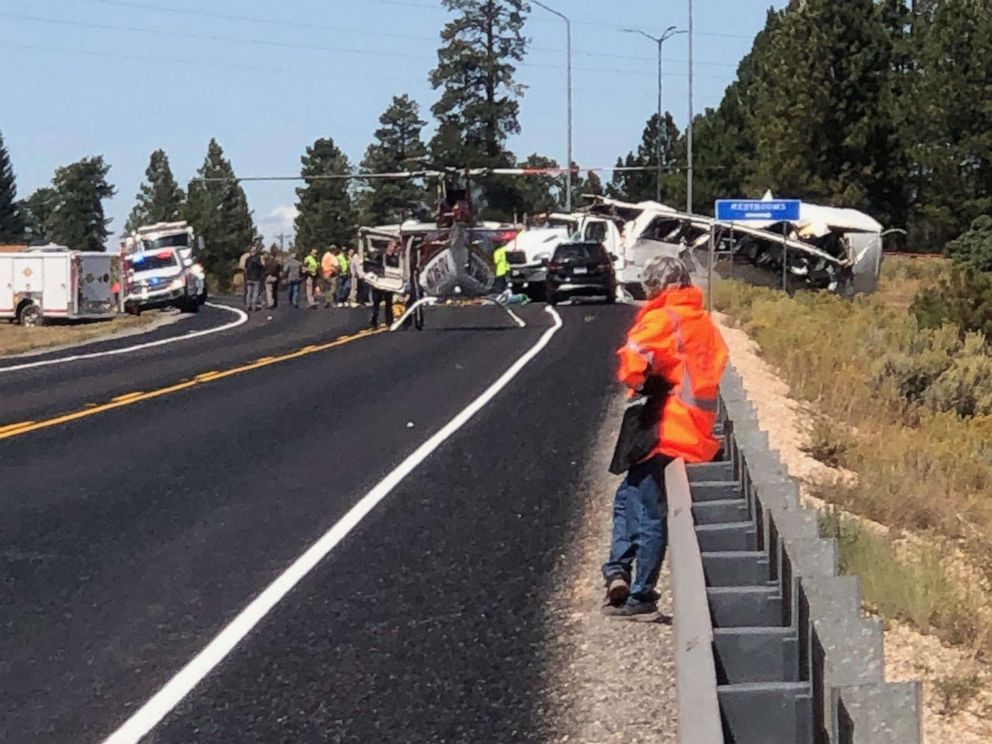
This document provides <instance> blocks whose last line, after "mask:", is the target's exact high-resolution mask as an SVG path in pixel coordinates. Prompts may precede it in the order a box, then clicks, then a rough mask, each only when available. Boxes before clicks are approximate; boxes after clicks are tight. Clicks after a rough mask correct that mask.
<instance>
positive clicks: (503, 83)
mask: <svg viewBox="0 0 992 744" xmlns="http://www.w3.org/2000/svg"><path fill="white" fill-rule="evenodd" d="M442 3H443V5H444V7H445V8H447V9H448V10H449V11H450V12H453V13H457V14H458V15H457V17H456V18H455V19H454V20H452V21H450V22H449V23H448V24H447V25H445V27H444V29H443V30H442V31H441V41H442V47H441V48H440V49H439V50H438V53H437V55H438V65H437V67H436V68H435V69H434V70H433V71H432V72H431V84H432V85H433V86H434V88H435V89H438V88H441V89H443V90H442V93H441V98H440V100H438V102H437V103H435V104H434V106H433V108H432V109H431V110H432V111H433V113H434V115H435V117H437V120H438V130H437V134H436V135H435V137H434V139H433V140H432V142H431V154H432V156H433V158H434V160H435V161H437V163H438V165H442V166H457V167H484V168H496V167H506V166H509V165H511V164H512V163H513V162H514V157H513V155H512V154H511V153H509V152H508V151H507V150H506V140H507V138H508V137H509V136H510V135H513V134H517V133H518V132H519V131H520V124H519V121H518V118H517V117H518V114H519V110H520V104H519V100H518V99H519V98H520V97H521V96H522V95H523V88H522V86H520V85H518V84H517V83H516V82H515V80H514V75H515V74H516V64H517V63H519V62H521V61H522V60H523V58H524V54H525V52H526V49H527V40H526V39H525V38H524V36H523V26H524V21H525V19H526V14H527V13H528V12H529V10H530V7H529V6H528V5H527V3H526V2H525V0H442ZM481 186H482V192H483V200H484V201H485V202H486V204H482V205H479V206H480V207H487V206H488V207H489V209H490V210H492V211H493V212H494V214H496V215H499V216H503V217H506V216H508V215H509V214H511V213H512V212H514V211H516V210H518V209H519V208H520V207H521V206H523V205H522V203H521V202H522V200H521V199H520V196H519V194H518V193H516V191H515V190H514V189H513V188H512V186H511V185H510V184H509V183H508V182H507V181H506V180H505V179H499V178H489V179H484V180H483V181H482V183H481Z"/></svg>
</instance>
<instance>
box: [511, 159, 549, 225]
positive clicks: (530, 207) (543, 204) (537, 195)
mask: <svg viewBox="0 0 992 744" xmlns="http://www.w3.org/2000/svg"><path fill="white" fill-rule="evenodd" d="M519 167H520V168H532V169H534V170H545V169H555V168H558V167H560V166H559V165H558V162H557V161H556V160H554V159H553V158H548V157H545V156H544V155H538V154H537V153H534V154H533V155H531V156H530V157H528V158H527V159H526V160H525V161H524V162H522V163H520V164H519ZM515 180H516V183H515V184H514V185H515V188H516V189H517V192H518V193H519V196H520V202H521V204H522V205H523V212H526V213H527V214H542V213H545V212H553V211H555V209H557V208H558V204H559V192H560V191H561V177H560V176H558V175H537V174H534V175H527V176H521V177H520V178H519V179H515Z"/></svg>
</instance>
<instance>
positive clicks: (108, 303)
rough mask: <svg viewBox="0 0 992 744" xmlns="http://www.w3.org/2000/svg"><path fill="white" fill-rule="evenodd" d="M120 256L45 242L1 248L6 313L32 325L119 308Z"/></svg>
mask: <svg viewBox="0 0 992 744" xmlns="http://www.w3.org/2000/svg"><path fill="white" fill-rule="evenodd" d="M119 280H120V257H119V256H116V255H113V254H109V253H91V252H83V251H70V250H69V249H68V248H66V247H64V246H52V245H49V246H44V247H42V248H36V249H31V250H27V251H23V252H18V253H0V318H13V319H16V320H17V321H18V322H19V323H21V324H22V325H26V326H34V325H41V324H42V323H44V322H45V321H46V320H50V319H53V318H61V319H69V320H77V319H83V318H90V319H92V318H110V317H113V316H114V315H116V314H117V313H118V312H119V311H120V308H119V296H118V291H119V285H118V283H119Z"/></svg>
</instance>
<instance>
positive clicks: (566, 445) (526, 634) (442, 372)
mask: <svg viewBox="0 0 992 744" xmlns="http://www.w3.org/2000/svg"><path fill="white" fill-rule="evenodd" d="M560 312H561V315H562V318H563V321H564V327H563V328H562V329H561V330H560V331H559V332H558V333H557V334H556V335H555V336H554V337H553V338H552V339H551V342H550V344H549V345H548V347H547V348H546V349H545V350H543V351H542V352H541V353H539V354H538V355H537V356H536V358H535V359H534V360H533V361H532V362H531V363H530V364H529V365H528V366H527V367H525V368H524V369H523V371H522V372H521V373H520V374H519V376H517V377H516V378H515V379H514V380H513V381H512V382H511V383H510V384H509V386H508V387H507V388H506V389H505V390H504V391H503V392H501V393H499V394H498V395H497V396H496V398H495V399H493V400H492V401H491V403H489V404H488V405H487V406H486V407H485V408H483V409H482V410H481V411H480V412H479V413H478V414H477V415H476V416H475V417H473V418H472V419H471V420H470V421H469V423H468V424H466V425H465V427H464V428H462V429H460V430H459V431H458V432H457V433H455V434H454V435H453V436H452V437H451V438H450V439H449V440H447V441H446V442H445V443H444V444H442V445H441V446H440V448H439V449H438V450H437V451H436V452H434V453H433V454H432V455H430V456H429V457H428V458H427V459H426V461H424V462H423V464H421V465H420V466H419V467H418V468H416V469H415V470H413V472H412V473H410V474H409V475H407V476H406V477H405V478H404V479H403V480H402V481H401V482H400V483H399V485H398V486H397V487H396V488H395V490H394V491H393V492H392V493H390V494H389V495H388V497H387V498H386V499H385V501H384V502H383V503H381V504H380V505H379V506H378V507H376V508H375V509H374V510H372V511H371V513H369V514H368V515H367V516H366V517H365V519H364V520H363V521H361V522H360V523H359V524H358V525H357V527H355V529H354V530H353V531H352V532H351V533H350V534H349V535H348V536H347V537H346V538H345V539H344V540H343V541H342V542H341V543H340V544H338V545H337V546H336V547H335V548H334V549H333V550H332V551H331V553H330V554H329V555H328V556H327V557H326V558H325V559H324V560H322V561H321V562H320V563H318V564H317V566H316V567H315V568H314V570H313V571H312V572H310V573H309V574H308V575H307V576H306V577H305V578H304V579H303V581H302V582H301V583H300V584H299V585H297V586H296V587H295V588H294V589H293V590H292V591H290V592H289V593H288V595H287V596H285V598H284V599H283V600H282V601H281V602H280V603H279V604H277V605H276V606H275V608H274V609H273V610H272V611H271V612H270V613H269V614H268V615H267V616H266V617H265V618H264V619H263V620H262V622H261V623H260V624H259V625H258V626H257V627H256V628H255V629H254V630H253V631H252V632H251V633H250V634H249V635H248V636H247V637H246V638H245V639H244V640H243V641H242V642H241V643H240V644H238V645H237V646H236V647H235V648H234V650H233V651H232V652H231V654H230V655H229V656H228V657H227V658H226V659H224V661H223V662H222V663H220V665H219V666H217V667H216V668H215V669H213V671H212V672H211V673H210V674H209V675H208V676H207V677H206V678H205V679H204V680H203V682H202V683H200V684H199V685H198V686H196V687H195V688H194V689H193V691H192V692H191V693H190V694H189V695H188V696H187V697H186V698H185V700H183V702H182V703H181V704H180V705H179V706H178V707H176V708H175V709H173V710H171V712H169V713H168V715H166V717H165V718H164V720H162V722H161V723H160V724H159V725H158V726H157V727H155V728H154V729H153V731H152V733H151V735H150V736H149V737H148V738H147V739H148V741H154V742H176V743H177V744H178V743H180V742H183V743H185V742H234V741H237V742H248V741H258V742H282V741H286V742H289V741H293V742H303V741H306V742H310V741H335V742H337V741H340V742H367V741H403V742H406V741H411V742H412V741H417V742H426V741H445V742H449V741H546V740H548V739H550V738H552V736H553V731H552V726H553V722H552V721H551V720H550V718H549V717H548V715H547V709H548V701H547V699H546V697H545V696H546V692H545V688H546V679H547V674H548V670H547V664H548V663H549V662H548V660H547V659H546V658H545V657H544V656H542V649H543V645H542V644H543V641H544V639H546V638H547V637H548V634H553V633H554V632H555V628H554V627H553V624H551V623H550V621H549V620H548V610H549V608H548V606H547V601H546V600H545V597H546V596H547V595H548V592H549V589H550V588H551V587H552V586H555V585H556V583H557V582H561V581H563V580H564V574H563V572H567V567H562V566H560V565H558V564H557V563H556V558H557V557H558V556H559V555H560V553H561V552H562V549H563V546H565V545H566V544H568V540H569V535H570V534H571V532H572V531H573V530H574V529H575V526H576V524H577V521H576V520H578V519H579V518H580V515H581V507H582V503H583V499H584V494H583V493H582V492H581V490H580V489H578V488H577V487H575V486H576V484H577V483H579V482H580V481H581V466H582V463H583V462H584V460H585V459H586V457H587V456H588V453H589V452H590V450H591V448H592V447H593V446H594V445H595V444H596V442H595V439H596V435H597V433H598V430H599V427H600V424H601V422H602V417H603V415H604V411H605V407H606V405H607V403H608V401H609V400H610V396H611V395H613V394H614V393H615V390H614V388H613V385H612V374H613V365H614V360H613V354H612V352H613V349H615V348H616V346H617V345H618V344H619V342H620V338H621V334H622V331H623V329H624V328H625V326H626V324H627V323H629V321H630V318H631V310H630V309H629V308H626V307H622V306H621V307H589V306H583V307H577V308H567V307H566V308H561V310H560ZM521 314H522V315H523V316H524V317H525V319H526V320H527V321H528V323H529V326H528V328H526V329H524V330H518V329H516V328H514V327H512V324H511V323H510V322H509V320H508V319H507V318H506V317H505V315H503V314H502V313H501V311H499V310H498V309H495V308H464V309H458V310H453V309H438V310H433V311H430V314H429V315H428V322H429V327H428V330H427V331H425V332H423V333H413V332H410V333H397V334H379V335H374V336H361V337H357V338H354V339H353V340H346V341H344V342H342V343H341V344H340V345H338V346H336V347H334V348H328V349H326V350H323V351H314V352H312V353H307V354H305V355H302V356H298V357H294V358H289V359H286V360H285V361H279V362H276V363H272V364H268V365H266V366H261V367H259V368H255V369H251V370H248V371H245V372H244V373H241V374H236V375H231V376H227V377H224V378H223V379H216V380H212V381H211V380H207V381H205V382H203V384H198V385H196V386H194V387H189V388H185V389H181V390H178V391H176V392H174V393H169V394H164V395H161V396H159V397H156V398H153V399H149V400H142V401H140V402H137V403H135V404H133V405H125V406H122V407H120V408H115V409H112V410H107V411H105V412H101V413H99V414H97V415H92V416H87V417H85V418H81V419H79V420H76V421H71V422H68V423H63V424H59V425H55V426H51V427H48V428H43V429H41V430H38V431H30V432H28V433H25V434H23V435H17V436H13V437H10V438H8V439H2V440H0V484H3V488H2V489H0V505H2V517H0V546H2V547H0V569H2V572H0V577H2V584H0V627H2V629H3V632H2V634H0V693H2V699H0V741H4V742H7V741H10V742H63V741H64V742H86V741H99V740H101V739H103V738H104V737H106V736H107V735H109V734H110V733H111V732H113V731H114V730H115V729H116V728H117V727H118V726H120V725H121V724H122V723H123V722H124V721H125V720H126V719H128V717H129V716H130V715H131V714H132V713H133V712H134V711H135V710H136V709H138V708H139V707H140V706H141V705H143V704H144V703H145V702H146V701H147V700H148V699H149V698H150V697H151V696H152V695H153V694H154V693H155V692H156V691H157V690H159V689H160V688H161V687H162V685H163V684H165V683H166V682H167V681H168V680H169V679H170V678H171V677H172V676H173V675H174V674H176V672H177V671H178V670H179V669H181V668H182V667H183V665H184V664H186V663H187V662H188V661H189V660H190V659H191V658H192V657H193V656H195V655H196V654H197V653H198V652H199V651H200V650H201V649H203V648H204V646H206V645H207V644H208V643H209V642H210V641H211V639H212V638H214V637H215V636H216V634H217V633H218V632H219V631H220V630H221V629H223V628H224V627H225V626H226V625H227V624H228V623H229V622H230V621H231V620H232V618H234V617H235V615H237V613H238V612H239V611H240V610H241V609H242V608H243V607H245V605H247V604H248V603H249V602H250V601H251V600H252V599H253V598H254V597H255V596H256V595H257V594H258V593H259V592H260V591H261V590H262V589H263V588H265V587H266V586H267V585H268V584H269V583H270V582H272V581H273V579H275V578H276V577H277V576H279V575H280V574H281V573H282V572H283V571H284V570H285V569H286V567H287V566H288V565H289V564H290V563H292V562H293V561H294V559H296V558H297V557H298V556H299V555H300V554H301V553H303V552H304V551H305V550H306V549H307V548H308V547H309V546H310V545H311V544H312V543H313V542H314V541H315V540H317V539H318V538H319V537H320V536H321V535H322V534H324V533H325V532H326V531H327V530H328V529H329V528H330V527H331V526H332V525H334V524H335V523H336V522H338V520H340V519H341V518H342V516H343V515H344V514H345V513H346V512H348V510H349V509H350V508H351V507H352V506H353V505H354V504H355V503H356V502H358V501H359V499H361V498H362V496H363V495H364V494H365V493H366V492H367V491H368V490H369V489H370V488H371V487H372V486H373V485H374V484H376V483H377V482H378V481H379V480H380V479H381V478H383V476H384V475H386V474H387V473H389V472H390V471H391V470H392V469H393V468H395V467H396V466H397V465H398V464H399V463H400V462H401V461H402V460H404V458H406V457H407V455H409V454H410V453H411V452H413V451H414V450H415V449H417V447H418V446H420V445H421V444H422V443H423V442H425V441H426V440H427V439H428V438H429V437H431V436H432V435H433V434H434V433H435V432H438V431H439V430H440V429H441V428H442V427H443V426H444V425H445V424H446V423H447V422H449V421H450V420H451V419H452V418H453V417H455V416H456V415H457V414H459V412H461V411H462V410H463V409H464V408H465V407H466V406H467V405H468V404H469V403H470V402H471V401H473V400H474V399H475V398H476V397H477V396H479V394H480V393H481V392H482V391H483V390H484V389H485V388H487V387H488V386H489V385H490V384H491V383H493V381H495V380H496V379H497V378H499V377H500V376H501V375H502V374H503V373H504V372H505V370H506V369H507V368H508V367H510V365H512V364H513V363H514V362H515V361H516V360H517V359H518V358H519V357H520V356H521V355H522V354H524V353H525V352H527V351H528V350H529V349H531V348H532V347H533V346H534V345H535V343H536V342H537V341H538V339H539V338H540V337H541V336H542V334H544V333H545V331H546V330H547V329H548V327H549V326H550V324H551V320H550V319H549V316H548V315H547V314H545V313H544V312H543V311H542V309H541V308H540V307H535V306H531V307H527V308H524V309H523V310H522V311H521ZM266 318H267V316H266V315H264V314H261V315H255V316H253V317H252V319H251V321H250V322H249V323H248V324H246V325H244V326H241V327H240V328H237V329H234V330H232V331H230V332H225V333H224V334H219V335H218V336H213V337H205V338H203V339H198V340H193V341H189V342H188V344H187V343H185V342H184V344H182V351H181V352H179V351H178V349H177V346H176V345H173V346H172V347H171V348H169V347H163V348H160V349H149V350H146V351H142V352H138V353H136V354H133V355H128V356H126V357H107V358H99V359H92V360H87V361H83V362H79V363H73V364H68V365H61V366H56V367H44V368H39V369H37V370H30V371H26V374H25V373H9V374H7V375H3V374H0V401H2V402H0V427H3V426H4V424H9V423H11V422H15V421H21V420H33V421H39V420H44V418H45V417H46V416H53V415H58V414H61V413H64V412H66V411H71V410H79V409H83V408H85V407H86V405H87V404H92V403H100V402H103V401H106V400H109V399H111V398H113V397H115V396H120V395H123V394H127V393H130V392H135V391H146V392H147V391H150V390H153V389H156V388H158V387H161V386H169V385H172V384H174V383H176V382H178V381H180V380H184V379H186V380H189V379H193V378H195V377H196V376H197V375H200V374H202V373H204V372H212V371H223V370H225V369H231V368H234V367H237V366H238V365H243V364H245V363H250V362H252V361H254V360H257V359H259V358H261V357H266V356H274V355H275V356H278V355H281V354H286V353H288V352H292V351H294V350H296V349H299V348H300V347H301V346H307V345H310V346H312V345H315V344H318V345H319V344H321V343H325V342H327V341H331V340H333V339H335V338H338V337H347V338H349V339H350V337H351V334H354V333H355V332H356V331H358V330H360V329H361V328H363V327H364V325H365V323H366V321H367V317H366V314H365V312H359V311H355V312H351V311H322V310H321V311H316V312H310V311H305V310H301V311H293V310H290V309H281V310H279V311H278V312H277V313H275V314H274V316H273V320H272V321H268V320H266Z"/></svg>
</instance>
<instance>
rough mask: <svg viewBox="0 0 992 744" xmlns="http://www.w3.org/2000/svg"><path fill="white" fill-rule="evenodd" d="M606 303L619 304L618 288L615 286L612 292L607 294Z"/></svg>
mask: <svg viewBox="0 0 992 744" xmlns="http://www.w3.org/2000/svg"><path fill="white" fill-rule="evenodd" d="M606 304H607V305H616V304H617V290H616V288H615V287H614V288H613V291H612V292H610V293H609V294H608V295H606Z"/></svg>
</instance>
